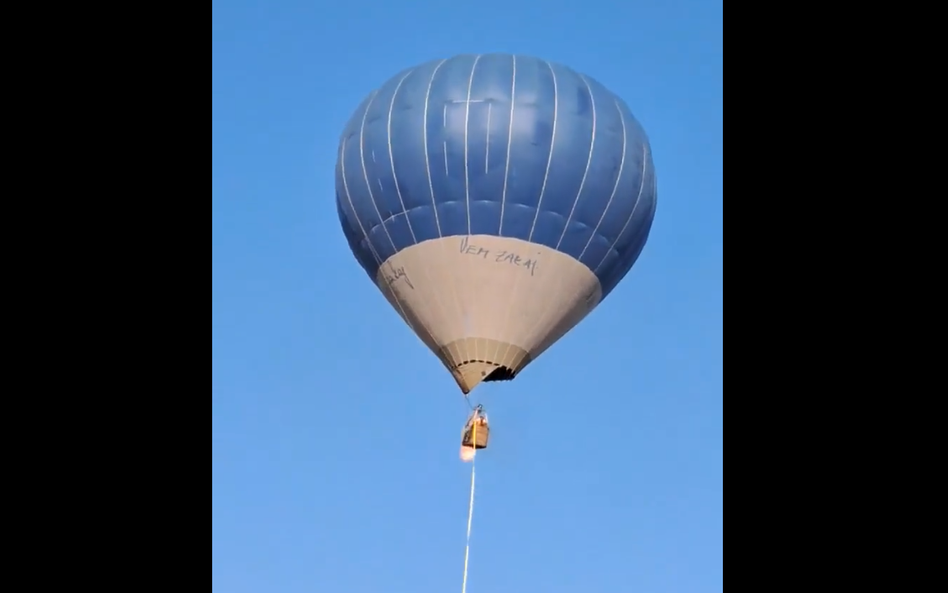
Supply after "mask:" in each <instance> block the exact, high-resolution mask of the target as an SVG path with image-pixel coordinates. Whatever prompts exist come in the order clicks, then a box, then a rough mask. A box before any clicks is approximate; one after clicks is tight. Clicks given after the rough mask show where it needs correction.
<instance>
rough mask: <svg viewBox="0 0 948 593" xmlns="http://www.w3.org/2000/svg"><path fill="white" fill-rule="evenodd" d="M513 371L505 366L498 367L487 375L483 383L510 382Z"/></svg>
mask: <svg viewBox="0 0 948 593" xmlns="http://www.w3.org/2000/svg"><path fill="white" fill-rule="evenodd" d="M514 376H515V375H514V372H513V370H511V369H509V368H508V367H505V366H499V367H497V368H496V369H494V370H492V371H491V372H490V374H489V375H487V376H486V377H484V381H485V382H488V381H510V380H511V379H513V378H514Z"/></svg>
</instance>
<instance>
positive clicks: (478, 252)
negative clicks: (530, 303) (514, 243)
mask: <svg viewBox="0 0 948 593" xmlns="http://www.w3.org/2000/svg"><path fill="white" fill-rule="evenodd" d="M458 251H459V252H460V253H461V254H462V255H467V256H470V257H479V258H481V259H484V260H486V261H489V262H491V263H496V264H506V265H508V266H517V267H519V268H525V269H527V270H529V272H530V275H531V276H534V275H536V271H537V260H536V259H532V258H528V257H524V256H522V255H520V254H518V253H517V252H515V251H510V250H506V249H495V250H493V251H491V250H490V249H485V248H483V247H481V246H479V245H476V244H474V243H471V241H470V238H469V237H463V238H461V243H460V246H459V249H458Z"/></svg>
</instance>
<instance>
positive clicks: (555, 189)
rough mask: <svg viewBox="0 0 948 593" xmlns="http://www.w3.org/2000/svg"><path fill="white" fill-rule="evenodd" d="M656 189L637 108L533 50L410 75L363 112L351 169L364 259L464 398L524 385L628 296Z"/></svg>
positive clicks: (350, 129)
mask: <svg viewBox="0 0 948 593" xmlns="http://www.w3.org/2000/svg"><path fill="white" fill-rule="evenodd" d="M656 194H657V189H656V179H655V169H654V165H653V163H652V155H651V150H650V147H649V142H648V138H647V137H646V135H645V131H644V130H643V129H642V127H641V126H640V125H639V123H638V122H637V121H636V119H635V118H634V117H633V115H632V113H631V112H630V111H629V108H628V107H627V106H626V105H625V103H624V102H623V101H622V100H621V99H620V98H619V97H617V96H616V95H614V94H613V93H612V92H610V91H609V90H608V89H606V88H605V87H604V86H603V85H601V84H600V83H599V82H597V81H596V80H594V79H592V78H590V77H588V76H585V75H583V74H580V73H577V72H575V71H573V70H571V69H569V68H567V67H565V66H562V65H559V64H555V63H551V62H547V61H544V60H541V59H538V58H533V57H526V56H520V55H506V54H486V55H459V56H456V57H453V58H450V59H443V60H435V61H431V62H427V63H424V64H421V65H419V66H416V67H413V68H409V69H407V70H404V71H402V72H400V73H399V74H397V75H396V76H394V77H393V78H391V79H390V80H389V81H388V82H386V83H385V84H383V85H382V86H381V87H380V88H379V89H378V90H376V91H373V92H372V93H371V94H370V95H369V96H368V97H366V98H365V100H364V101H363V102H362V104H361V105H359V107H358V108H357V109H356V111H355V113H354V114H353V115H352V118H351V119H350V120H349V122H348V123H347V124H346V127H345V130H344V131H343V133H342V138H341V141H340V146H339V156H338V161H337V164H336V203H337V208H338V212H339V219H340V222H341V223H342V228H343V232H344V233H345V236H346V238H347V240H348V242H349V246H350V247H351V249H352V252H353V254H354V255H355V257H356V259H357V260H358V261H359V263H360V264H361V266H362V267H363V268H364V269H365V271H366V273H368V275H369V277H370V278H371V279H372V281H373V282H374V283H375V284H376V285H377V286H378V287H379V289H380V290H381V291H382V293H383V294H384V295H385V297H386V298H387V299H388V301H389V302H390V303H391V304H392V306H393V307H394V308H395V309H396V311H398V313H399V314H400V315H401V316H402V318H403V319H404V320H405V321H406V322H407V323H408V325H409V326H410V327H411V328H412V330H413V331H414V332H415V333H416V334H417V335H418V337H419V338H420V339H421V340H422V341H423V342H425V344H426V345H427V346H428V347H429V348H430V349H431V350H432V351H433V352H434V353H435V354H436V355H437V356H438V357H439V359H440V360H441V361H442V363H444V365H445V366H446V367H447V368H448V370H449V371H451V373H452V375H453V376H454V378H455V380H456V381H457V383H458V385H459V387H460V388H461V390H462V391H463V392H464V393H468V392H469V391H470V390H471V389H473V388H474V387H475V386H476V385H477V384H478V383H480V382H481V381H494V380H507V379H512V378H513V377H514V376H515V375H516V374H517V373H518V372H520V371H521V370H522V369H523V368H524V367H525V366H526V365H527V364H529V363H530V361H532V360H534V359H536V357H537V356H539V355H540V354H541V353H542V352H543V351H544V350H546V349H547V348H549V347H550V346H551V345H552V344H553V343H554V342H556V340H558V339H559V338H560V337H562V336H563V335H564V334H565V333H566V332H568V331H569V330H570V329H572V328H573V327H575V325H576V324H577V323H579V322H580V321H581V320H582V319H583V318H584V317H585V316H586V315H587V314H588V313H589V312H590V311H592V309H594V308H595V307H596V306H597V305H598V304H599V303H600V302H601V301H602V299H604V298H605V297H606V296H607V295H608V294H609V293H610V292H611V291H612V290H613V289H614V288H615V286H616V285H617V284H618V283H619V281H621V280H622V278H623V277H625V275H626V274H627V273H628V271H629V270H630V269H631V268H632V266H633V264H634V263H635V261H636V259H637V258H638V256H639V254H640V253H641V251H642V249H643V247H644V246H645V243H646V240H647V238H648V234H649V230H650V229H651V226H652V220H653V218H654V215H655V206H656Z"/></svg>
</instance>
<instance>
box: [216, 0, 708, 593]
mask: <svg viewBox="0 0 948 593" xmlns="http://www.w3.org/2000/svg"><path fill="white" fill-rule="evenodd" d="M213 10H214V15H213V157H212V158H213V182H212V193H213V328H212V333H213V361H212V365H213V371H212V372H213V424H212V430H213V477H212V481H213V528H212V534H213V580H214V591H215V592H216V593H250V592H252V593H302V592H306V593H314V592H316V593H321V592H325V593H380V592H383V591H385V592H404V593H444V592H445V591H460V586H461V572H462V568H463V552H464V530H465V521H466V514H467V502H468V501H467V497H468V487H469V477H470V465H469V464H464V463H461V462H460V461H459V460H458V456H457V455H458V437H459V431H460V428H461V425H462V423H463V421H464V419H465V418H466V415H467V411H468V408H467V406H466V404H465V403H464V400H463V397H462V396H461V394H460V392H459V391H458V389H457V386H456V385H455V383H454V381H453V379H452V378H451V376H450V375H449V373H448V372H447V371H446V370H445V369H444V367H442V366H441V364H440V363H439V362H438V360H437V359H436V358H435V356H434V355H433V354H431V353H430V352H429V351H428V350H427V349H426V348H425V347H424V345H423V344H422V343H421V342H420V341H419V340H418V339H417V338H415V336H414V335H413V334H412V333H411V331H410V330H409V329H408V327H407V326H406V325H405V324H404V323H403V322H402V321H401V320H400V319H399V317H398V315H396V314H395V312H394V311H393V310H392V309H391V308H390V307H389V305H388V303H387V302H385V300H384V298H383V297H382V296H381V294H379V292H378V291H377V290H376V288H375V287H374V286H373V285H372V283H371V282H370V281H369V279H368V278H367V277H366V275H365V273H364V272H363V271H362V269H361V268H360V267H359V266H358V264H357V263H356V261H355V259H354V258H353V257H352V255H351V253H350V251H349V248H348V246H347V245H346V241H345V239H344V237H343V234H342V232H341V230H340V228H339V222H338V220H337V215H336V209H335V204H334V174H333V167H334V164H335V159H336V152H337V142H338V140H339V134H340V132H341V130H342V128H343V126H344V124H345V123H346V120H347V119H348V117H349V115H350V114H351V112H352V111H353V110H354V109H355V108H356V107H357V106H358V104H359V102H360V101H361V100H362V98H363V97H364V96H365V95H366V94H367V93H369V92H370V91H371V90H372V89H373V88H375V87H377V86H378V85H380V84H381V83H382V82H384V81H385V80H387V79H388V78H389V77H390V76H392V75H394V74H395V73H397V72H398V71H399V70H401V69H403V68H406V67H408V66H411V65H414V64H416V63H418V62H423V61H426V60H430V59H434V58H441V57H448V56H451V55H454V54H457V53H465V52H471V53H485V52H514V53H524V54H530V55H535V56H539V57H542V58H545V59H547V60H552V61H557V62H561V63H563V64H566V65H568V66H570V67H572V68H574V69H576V70H578V71H580V72H583V73H586V74H589V75H591V76H593V77H594V78H596V79H598V80H599V81H600V82H602V83H603V84H604V85H605V86H607V87H608V88H609V89H610V90H612V91H614V92H615V93H616V94H618V95H620V96H621V97H623V98H624V99H625V101H626V102H627V103H628V105H629V107H630V108H631V109H632V111H633V113H634V114H635V116H636V117H637V118H638V119H639V121H640V122H641V123H642V125H643V126H644V128H645V129H646V131H647V132H648V134H649V138H650V140H651V144H652V149H653V154H654V160H655V167H656V170H657V172H658V180H659V182H658V183H659V193H658V196H659V197H658V200H659V201H658V211H657V214H656V218H655V223H654V227H653V230H652V234H651V237H650V239H649V243H648V245H647V246H646V248H645V251H644V252H643V253H642V256H641V257H640V259H639V262H638V263H637V264H636V266H635V267H634V268H633V270H632V272H631V273H630V274H629V275H628V276H627V277H626V278H625V280H624V281H623V282H622V283H621V284H620V285H619V287H618V288H617V289H616V290H615V291H614V292H613V293H612V294H611V295H610V296H609V298H608V299H606V300H605V301H604V302H603V304H602V305H601V306H600V307H599V308H598V309H597V310H596V311H595V312H593V314H592V315H591V316H589V317H588V318H587V319H586V320H585V321H584V322H583V323H582V324H580V325H579V326H578V327H577V328H575V329H574V330H573V331H572V332H570V333H569V334H567V336H566V337H564V338H563V339H562V340H561V341H560V342H559V343H557V344H556V345H555V346H554V347H553V348H551V349H550V350H549V351H547V352H546V353H545V354H544V355H543V356H542V357H541V358H540V359H539V360H538V361H536V362H534V363H533V364H531V366H530V367H529V368H527V369H526V370H525V371H524V372H523V374H521V375H520V376H519V377H518V378H517V379H516V380H515V381H513V382H511V383H488V384H482V385H481V386H479V387H478V388H477V389H476V390H475V391H474V393H473V394H472V396H473V397H474V398H475V399H477V400H480V401H483V402H484V403H485V405H486V406H487V410H488V412H489V413H490V418H491V422H492V427H493V434H492V440H491V447H490V449H488V450H487V451H486V452H484V453H483V454H481V455H479V456H478V465H477V468H478V483H477V486H478V492H477V503H476V508H475V513H474V526H473V536H472V540H473V541H472V550H471V574H470V579H469V582H468V591H469V592H470V593H480V592H488V591H489V592H491V593H533V592H543V593H561V592H570V593H596V592H600V591H601V592H610V593H613V592H625V591H629V592H632V591H636V592H642V593H666V592H667V593H708V592H715V591H722V590H723V538H724V536H723V512H724V511H723V471H724V470H723V447H724V445H723V422H724V421H723V249H724V248H723V167H724V157H723V146H724V140H723V119H724V116H723V23H722V20H723V8H722V3H721V1H720V0H710V1H699V0H662V1H657V0H651V1H647V2H643V1H635V0H630V1H629V2H606V1H605V0H584V1H581V2H568V3H567V2H558V1H556V0H553V1H551V0H546V1H544V2H539V1H535V0H480V1H479V2H473V3H471V2H468V3H452V2H443V1H441V2H434V1H431V0H400V1H399V2H390V3H389V2H377V3H376V2H359V1H357V0H353V1H350V2H337V3H333V4H326V3H321V2H314V1H312V0H310V1H302V0H215V1H214V6H213ZM392 352H395V353H397V356H392V355H391V353H392ZM564 418H565V419H567V422H566V423H564V422H563V419H564Z"/></svg>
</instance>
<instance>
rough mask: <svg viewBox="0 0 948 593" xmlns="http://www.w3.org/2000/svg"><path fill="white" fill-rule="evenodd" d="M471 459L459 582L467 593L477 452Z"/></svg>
mask: <svg viewBox="0 0 948 593" xmlns="http://www.w3.org/2000/svg"><path fill="white" fill-rule="evenodd" d="M474 455H475V456H474V459H472V460H471V502H470V503H468V507H467V544H466V545H465V546H464V580H463V581H462V582H461V593H467V558H468V555H469V554H470V552H471V519H473V518H474V462H475V461H476V460H477V453H475V454H474Z"/></svg>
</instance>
